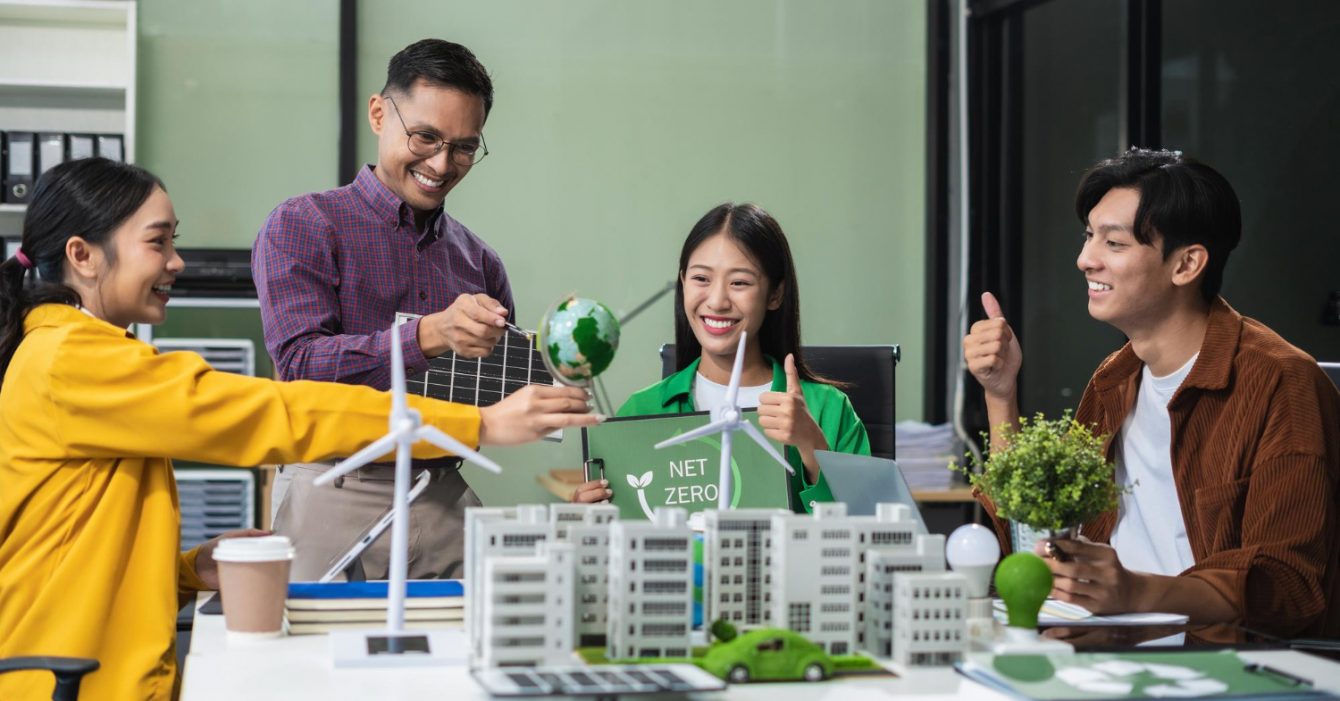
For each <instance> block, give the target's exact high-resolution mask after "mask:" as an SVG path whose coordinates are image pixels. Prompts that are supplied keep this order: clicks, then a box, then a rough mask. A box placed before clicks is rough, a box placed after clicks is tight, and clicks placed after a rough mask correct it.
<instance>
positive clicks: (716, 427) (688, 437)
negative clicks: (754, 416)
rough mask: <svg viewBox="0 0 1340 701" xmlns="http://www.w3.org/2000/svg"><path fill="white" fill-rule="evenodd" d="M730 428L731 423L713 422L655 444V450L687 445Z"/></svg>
mask: <svg viewBox="0 0 1340 701" xmlns="http://www.w3.org/2000/svg"><path fill="white" fill-rule="evenodd" d="M730 426H731V422H729V421H713V422H712V423H710V424H707V425H706V426H699V427H698V428H695V429H693V430H692V431H685V432H684V433H681V434H679V435H678V436H675V437H673V438H667V439H665V440H663V441H661V442H660V443H657V444H656V449H657V450H660V449H661V448H669V447H670V446H672V445H679V444H680V443H688V442H689V441H692V440H697V439H699V438H702V437H703V436H710V435H712V434H714V433H721V432H722V431H729V430H730Z"/></svg>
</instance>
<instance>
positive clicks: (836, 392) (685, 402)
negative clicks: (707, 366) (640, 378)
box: [618, 356, 870, 514]
mask: <svg viewBox="0 0 1340 701" xmlns="http://www.w3.org/2000/svg"><path fill="white" fill-rule="evenodd" d="M765 357H767V358H768V362H770V363H772V391H774V392H785V391H786V369H785V368H783V367H782V364H781V363H779V362H777V361H776V360H774V359H773V358H771V357H768V356H765ZM698 362H699V361H698V360H694V361H693V362H692V363H689V366H688V367H686V368H684V369H683V370H680V371H679V372H677V373H675V374H673V375H671V376H669V377H667V378H665V379H664V380H661V381H660V382H657V383H656V384H654V385H652V386H650V387H647V388H645V389H641V390H638V391H637V392H634V393H633V396H631V397H629V398H628V401H626V402H624V403H623V406H621V407H619V412H618V415H619V416H654V415H659V414H685V413H688V412H692V411H697V408H695V407H694V406H693V378H694V376H696V375H697V374H698ZM800 390H801V393H802V394H804V395H805V405H806V406H807V407H809V410H810V415H811V416H813V417H814V422H815V423H816V424H819V430H820V431H823V434H824V438H826V439H827V440H828V447H829V449H830V450H833V451H835V452H839V453H852V454H855V455H869V454H870V438H869V436H867V435H866V433H865V424H863V423H861V419H860V418H859V417H857V416H856V410H854V409H852V406H851V400H850V399H848V398H847V395H846V394H844V393H843V392H842V390H840V389H838V388H836V387H834V386H832V385H826V384H823V383H821V382H809V381H807V380H801V381H800ZM785 453H786V461H787V462H789V463H791V467H794V468H795V470H796V474H794V475H792V476H791V510H792V511H794V512H796V513H800V514H803V513H809V512H810V511H811V510H812V507H813V506H814V504H815V503H816V502H821V501H833V493H832V492H831V491H829V490H828V482H827V481H826V480H825V479H824V475H823V472H820V473H819V481H818V482H817V483H816V484H810V483H809V481H808V480H806V478H805V464H804V463H803V462H801V460H800V451H798V450H796V448H795V447H794V446H789V445H788V446H786V448H785Z"/></svg>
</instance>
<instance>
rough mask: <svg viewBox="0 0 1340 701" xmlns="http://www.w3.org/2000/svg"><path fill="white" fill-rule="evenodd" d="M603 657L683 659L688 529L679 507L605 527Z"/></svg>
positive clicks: (689, 585)
mask: <svg viewBox="0 0 1340 701" xmlns="http://www.w3.org/2000/svg"><path fill="white" fill-rule="evenodd" d="M609 600H610V611H609V628H608V634H607V639H606V656H608V657H609V658H610V659H627V658H632V657H688V656H689V653H690V646H689V630H690V628H692V622H693V531H692V530H690V529H689V526H688V513H687V512H686V511H684V509H678V508H666V507H659V508H657V509H656V511H655V512H653V514H652V520H650V521H615V522H614V523H613V524H611V526H610V589H609Z"/></svg>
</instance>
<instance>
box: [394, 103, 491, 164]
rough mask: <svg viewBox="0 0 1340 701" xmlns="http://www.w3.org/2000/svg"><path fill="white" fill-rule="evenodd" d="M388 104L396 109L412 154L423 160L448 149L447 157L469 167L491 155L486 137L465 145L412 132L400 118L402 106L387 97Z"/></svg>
mask: <svg viewBox="0 0 1340 701" xmlns="http://www.w3.org/2000/svg"><path fill="white" fill-rule="evenodd" d="M386 100H387V102H390V103H391V105H392V106H394V107H395V116H396V119H399V120H400V128H401V129H404V130H405V137H406V139H407V140H408V142H409V150H410V153H413V154H414V155H416V156H419V157H421V158H429V157H432V156H436V155H437V154H438V152H440V151H441V150H442V149H444V148H445V149H447V157H448V158H450V159H451V160H452V162H453V163H455V164H456V165H458V166H462V167H469V166H472V165H474V164H476V163H478V162H480V161H482V160H484V156H487V155H489V147H488V145H487V144H485V143H484V135H483V134H480V135H479V143H474V142H473V141H466V142H464V143H455V142H451V141H447V140H446V139H443V138H440V137H438V135H437V134H434V133H433V132H431V131H410V130H409V127H408V126H406V125H405V118H404V117H402V116H400V105H397V104H396V102H395V100H394V99H393V98H392V97H391V96H390V95H387V96H386Z"/></svg>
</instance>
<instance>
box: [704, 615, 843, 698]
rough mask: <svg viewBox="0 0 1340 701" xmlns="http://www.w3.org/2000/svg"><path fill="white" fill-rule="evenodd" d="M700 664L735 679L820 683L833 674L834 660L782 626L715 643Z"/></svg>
mask: <svg viewBox="0 0 1340 701" xmlns="http://www.w3.org/2000/svg"><path fill="white" fill-rule="evenodd" d="M698 666H700V667H702V668H703V669H705V670H707V671H708V672H711V673H712V674H715V675H716V676H718V677H720V678H722V679H725V680H726V681H729V682H731V683H732V684H743V683H745V682H750V681H791V680H797V679H804V680H805V681H811V682H817V681H822V680H824V679H827V678H829V677H830V676H832V675H833V660H832V658H830V657H829V656H828V653H826V652H824V649H823V648H822V647H819V646H818V645H816V644H814V643H812V642H810V641H808V640H806V639H805V638H804V636H801V635H799V634H798V633H794V632H792V631H789V630H785V629H781V628H764V629H762V630H753V631H749V632H748V633H741V634H740V635H739V636H737V637H736V638H735V639H734V640H731V641H730V642H727V643H720V644H718V645H714V646H712V649H710V650H708V651H707V654H706V655H703V657H702V659H701V660H700V661H699V662H698Z"/></svg>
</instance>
